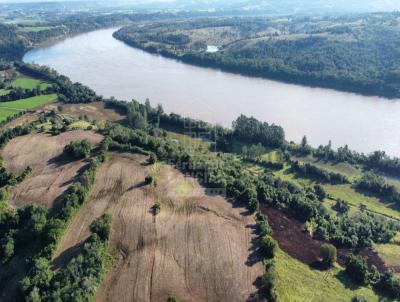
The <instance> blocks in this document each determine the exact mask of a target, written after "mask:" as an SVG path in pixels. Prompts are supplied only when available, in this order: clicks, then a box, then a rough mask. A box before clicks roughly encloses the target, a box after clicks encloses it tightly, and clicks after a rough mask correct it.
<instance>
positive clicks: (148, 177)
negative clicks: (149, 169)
mask: <svg viewBox="0 0 400 302" xmlns="http://www.w3.org/2000/svg"><path fill="white" fill-rule="evenodd" d="M144 182H145V184H146V185H151V184H152V183H153V182H154V178H153V176H151V175H147V176H146V178H145V179H144Z"/></svg>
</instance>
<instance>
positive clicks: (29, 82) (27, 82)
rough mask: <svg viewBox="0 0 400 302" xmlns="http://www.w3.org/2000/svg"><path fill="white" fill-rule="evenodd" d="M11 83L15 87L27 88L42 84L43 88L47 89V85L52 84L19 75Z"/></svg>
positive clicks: (41, 87)
mask: <svg viewBox="0 0 400 302" xmlns="http://www.w3.org/2000/svg"><path fill="white" fill-rule="evenodd" d="M11 85H12V86H13V87H21V88H25V89H34V88H36V86H38V85H39V86H40V89H41V90H45V89H46V88H47V87H49V86H51V84H49V83H46V82H43V81H41V80H36V79H31V78H26V77H18V78H16V79H15V80H14V81H13V82H12V83H11Z"/></svg>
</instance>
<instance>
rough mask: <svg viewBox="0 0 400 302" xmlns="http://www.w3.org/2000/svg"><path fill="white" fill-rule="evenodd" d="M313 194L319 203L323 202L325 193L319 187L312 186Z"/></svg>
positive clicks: (317, 185)
mask: <svg viewBox="0 0 400 302" xmlns="http://www.w3.org/2000/svg"><path fill="white" fill-rule="evenodd" d="M314 192H315V195H317V197H318V199H319V200H320V201H323V200H324V199H325V198H326V191H325V189H324V188H323V187H322V186H321V185H319V184H316V185H315V186H314Z"/></svg>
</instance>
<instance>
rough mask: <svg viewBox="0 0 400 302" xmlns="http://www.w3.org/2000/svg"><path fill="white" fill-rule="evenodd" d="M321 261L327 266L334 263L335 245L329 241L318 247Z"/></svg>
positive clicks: (335, 255) (335, 256)
mask: <svg viewBox="0 0 400 302" xmlns="http://www.w3.org/2000/svg"><path fill="white" fill-rule="evenodd" d="M320 251H321V257H322V262H324V263H325V264H327V265H329V266H333V265H334V264H335V263H336V258H337V251H336V247H335V246H334V245H332V244H329V243H324V244H322V245H321V248H320Z"/></svg>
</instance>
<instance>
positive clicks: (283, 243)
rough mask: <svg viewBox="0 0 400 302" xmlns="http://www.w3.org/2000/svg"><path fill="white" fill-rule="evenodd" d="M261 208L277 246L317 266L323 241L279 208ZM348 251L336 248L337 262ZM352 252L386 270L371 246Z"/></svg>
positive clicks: (342, 260)
mask: <svg viewBox="0 0 400 302" xmlns="http://www.w3.org/2000/svg"><path fill="white" fill-rule="evenodd" d="M261 210H262V212H263V213H264V214H266V215H267V216H268V220H269V223H270V225H271V227H272V229H273V237H274V238H275V239H276V240H277V241H278V242H279V247H280V248H281V249H282V250H283V251H285V252H286V253H287V254H289V255H290V256H291V257H293V258H295V259H297V260H300V261H301V262H303V263H306V264H308V265H310V266H312V267H316V268H318V267H319V266H318V262H319V260H320V247H321V244H323V243H324V242H325V241H323V240H319V239H317V238H313V237H311V236H310V235H309V234H308V233H307V232H306V231H304V229H305V226H304V223H301V222H300V221H298V220H296V219H294V218H292V217H290V216H289V215H287V214H285V213H283V212H282V211H280V210H277V209H275V208H271V207H267V206H265V205H262V206H261ZM350 252H351V250H350V249H345V248H339V249H337V256H338V263H339V264H340V265H342V266H344V265H345V263H346V257H347V255H348V254H349V253H350ZM354 252H355V253H357V254H360V255H362V256H363V257H365V258H366V259H367V261H368V264H369V265H375V266H376V267H377V268H378V269H379V270H380V271H381V272H382V271H384V270H386V265H385V263H384V262H383V261H382V259H381V258H380V257H379V255H378V254H377V253H376V252H374V251H373V250H372V249H371V248H364V249H362V250H359V251H354Z"/></svg>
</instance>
